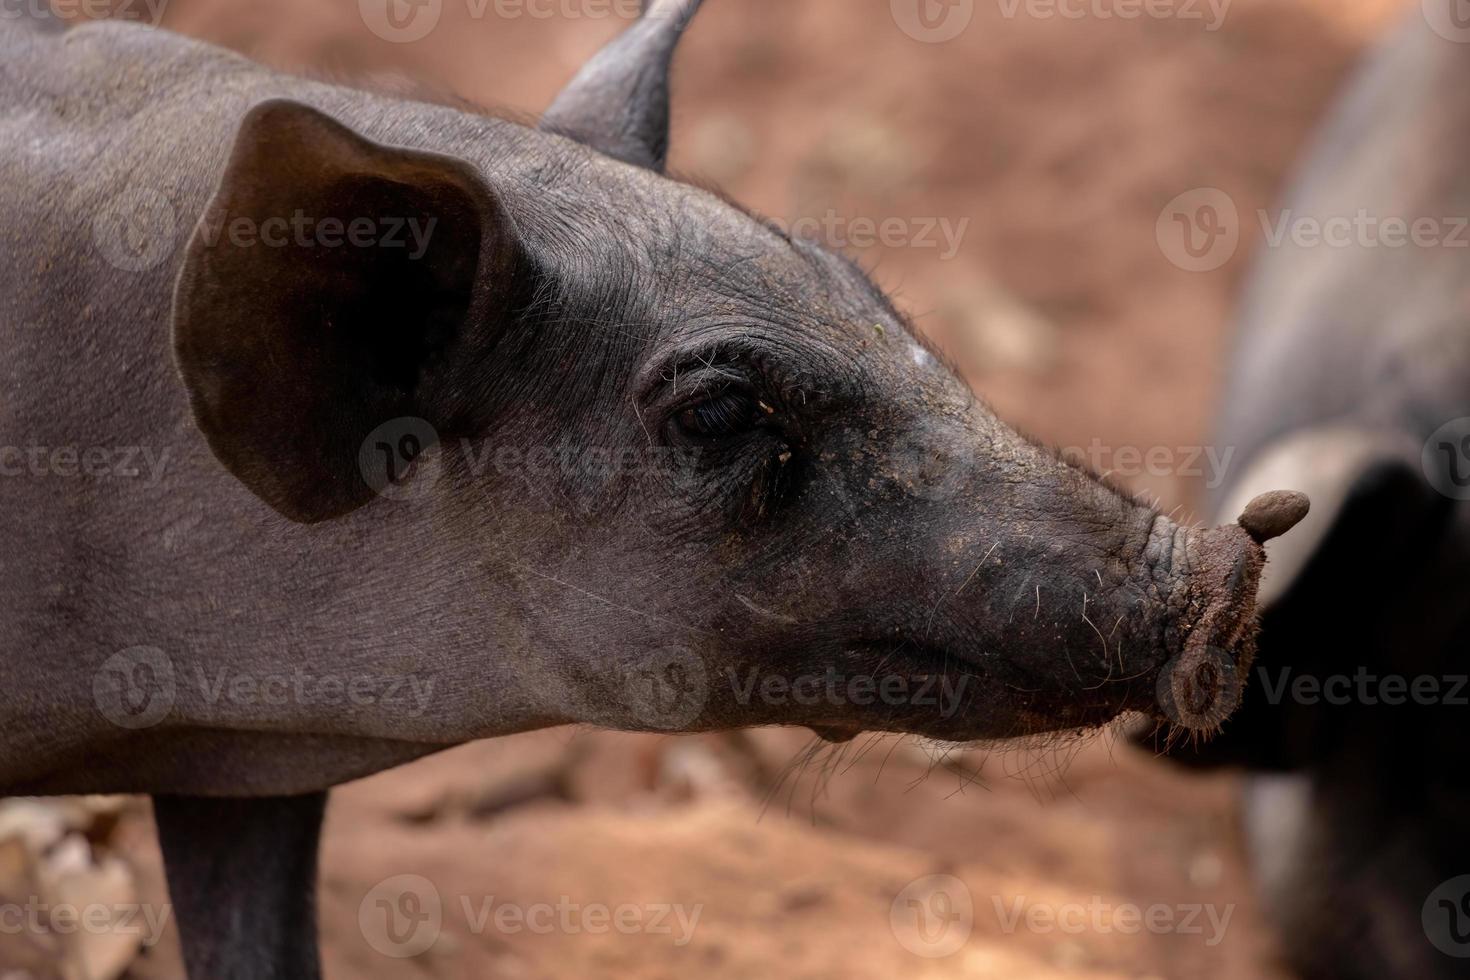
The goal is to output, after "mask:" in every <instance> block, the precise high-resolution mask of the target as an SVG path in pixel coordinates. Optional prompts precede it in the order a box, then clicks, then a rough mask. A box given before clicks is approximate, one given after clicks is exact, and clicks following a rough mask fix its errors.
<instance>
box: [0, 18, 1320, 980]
mask: <svg viewBox="0 0 1470 980" xmlns="http://www.w3.org/2000/svg"><path fill="white" fill-rule="evenodd" d="M696 6H697V4H695V3H693V2H690V0H656V2H654V3H653V4H651V9H650V10H648V11H647V12H646V14H645V18H644V19H643V20H642V21H640V22H638V23H637V24H635V25H634V26H633V27H631V28H630V29H629V30H628V31H627V32H626V33H625V34H624V35H623V36H622V37H620V38H619V39H618V40H616V41H615V42H613V44H612V45H611V46H610V47H609V48H607V49H606V50H604V51H603V52H602V53H601V54H599V55H598V56H597V57H596V58H594V60H593V61H592V62H591V63H590V64H589V65H588V67H587V68H585V69H584V70H583V71H582V72H581V74H579V75H578V77H577V78H576V79H575V80H574V81H573V82H572V84H571V85H570V86H569V87H568V88H567V90H566V91H565V92H563V93H562V95H561V96H559V97H558V99H557V100H556V102H555V103H554V105H553V106H552V108H551V110H550V111H549V112H548V113H547V115H546V117H545V118H544V119H543V120H542V124H541V126H540V127H539V128H535V129H533V128H528V127H526V126H523V125H520V124H518V123H514V122H510V121H506V120H502V119H498V118H493V117H490V116H487V115H484V114H480V113H475V112H468V111H465V110H464V109H463V108H462V107H452V106H445V105H437V104H431V103H427V102H419V101H414V100H411V99H404V98H396V97H388V96H384V95H378V94H371V93H367V92H363V91H358V90H355V89H349V88H344V87H340V86H333V85H326V84H320V83H316V82H312V81H307V80H303V79H300V78H295V77H291V76H287V75H282V74H278V73H276V72H273V71H270V70H267V69H265V68H263V67H260V66H258V65H256V64H253V63H251V62H249V61H247V60H245V59H243V58H240V57H237V56H235V55H232V54H230V53H227V52H225V51H221V50H219V49H216V48H213V47H210V46H207V45H203V44H199V43H195V42H192V41H188V40H185V39H183V38H179V37H176V36H172V35H170V34H167V33H163V32H158V31H152V30H148V29H144V28H140V27H135V26H130V25H119V24H107V23H99V24H89V25H86V26H83V27H79V28H75V29H72V30H69V31H64V32H63V31H58V30H55V29H54V25H45V24H38V23H28V22H15V21H0V92H3V93H4V95H3V96H0V213H3V214H4V215H5V216H6V217H5V222H4V227H3V230H0V236H3V240H4V242H5V243H6V248H7V253H8V254H9V255H10V256H12V260H11V261H10V262H9V263H7V264H6V267H5V269H4V271H0V277H3V282H0V348H3V351H4V353H3V356H0V377H3V388H0V392H3V394H0V397H3V399H4V407H5V411H4V412H3V413H0V445H6V446H18V447H80V448H81V449H82V451H83V455H85V450H86V449H88V448H91V447H121V446H136V447H148V448H150V449H152V450H153V452H154V454H155V458H162V459H164V460H165V461H166V465H164V466H163V467H162V468H161V472H160V473H159V475H158V478H157V479H155V480H148V481H145V480H129V479H124V478H103V477H102V476H100V475H97V474H95V473H94V474H92V475H88V474H87V473H85V472H83V473H79V474H78V473H72V474H71V475H69V476H68V475H65V474H64V473H63V472H62V471H63V470H65V471H67V472H68V473H70V472H71V470H72V469H73V468H72V467H70V466H63V465H58V464H57V457H55V456H54V455H46V456H43V457H41V458H42V459H43V462H44V464H45V465H43V466H41V467H40V472H35V471H32V470H31V469H29V468H28V469H27V470H26V471H25V472H24V473H23V474H22V475H20V476H14V477H7V478H4V479H3V481H0V487H3V489H0V492H3V493H4V500H5V506H4V507H0V554H3V555H4V558H3V559H0V560H3V561H4V563H5V566H4V575H3V576H0V609H3V610H4V612H5V615H6V618H7V629H6V630H5V631H4V633H3V636H0V661H3V663H4V664H5V669H6V677H7V681H8V683H7V684H6V685H4V687H3V689H0V731H3V732H4V733H5V734H4V735H3V736H0V791H5V792H10V793H73V792H142V793H151V794H154V796H155V800H156V806H157V809H158V813H159V823H160V828H161V833H162V838H163V847H164V852H165V856H166V859H167V863H168V868H169V874H170V885H171V888H172V889H173V891H174V893H175V896H176V900H177V903H178V904H179V913H180V924H181V929H182V934H183V940H184V948H185V957H186V960H187V961H188V964H189V969H190V971H191V975H193V976H194V977H195V980H199V978H206V977H207V978H213V980H218V978H222V977H229V978H234V977H240V978H246V977H248V978H251V980H259V978H262V977H291V978H293V980H295V978H302V977H310V976H314V975H316V973H317V971H318V967H317V958H316V951H315V937H314V934H313V933H314V929H313V926H312V918H311V915H310V910H309V906H308V905H307V904H306V903H307V902H308V899H309V895H310V888H311V882H312V880H313V874H314V862H315V848H316V838H317V825H318V823H319V821H320V815H321V801H322V794H324V793H325V791H326V790H327V789H328V788H330V787H331V786H333V785H336V784H338V783H341V782H343V781H345V780H349V779H353V778H356V777H358V776H362V775H365V774H368V773H371V772H375V771H378V770H381V769H384V768H387V767H390V766H394V765H397V764H400V763H403V762H406V761H409V760H411V759H414V758H416V757H419V756H422V755H425V754H427V753H430V752H434V751H436V750H439V749H441V748H444V747H446V746H451V745H455V744H458V743H462V742H465V741H468V740H472V739H479V738H486V737H491V736H496V735H502V734H508V733H512V732H518V731H524V730H528V729H534V728H539V727H543V726H549V725H557V724H567V723H591V724H598V725H604V726H611V727H616V728H623V729H630V730H661V731H676V730H677V731H704V730H716V729H727V728H732V727H736V726H745V725H761V724H784V725H806V726H809V727H811V728H813V729H815V730H817V731H819V732H821V733H822V734H823V735H825V736H826V737H828V738H832V739H843V738H848V737H851V736H853V735H855V734H857V733H859V732H863V731H886V732H904V733H918V734H922V735H926V736H931V737H936V738H943V739H976V738H1005V737H1010V736H1018V735H1026V734H1033V733H1038V732H1048V731H1056V730H1064V729H1075V728H1084V727H1089V726H1096V725H1101V724H1104V723H1106V722H1108V721H1109V720H1110V719H1112V718H1114V717H1116V716H1117V715H1119V714H1120V713H1121V712H1124V711H1130V710H1131V711H1140V712H1144V713H1148V714H1152V715H1154V716H1156V717H1158V718H1160V719H1161V720H1164V721H1166V722H1168V723H1170V724H1172V725H1174V726H1177V727H1180V728H1183V729H1186V730H1191V731H1197V732H1202V733H1208V732H1210V731H1213V730H1214V729H1215V728H1216V727H1217V726H1218V725H1219V723H1220V722H1221V721H1222V720H1223V718H1224V717H1225V715H1226V714H1228V712H1229V710H1230V709H1231V708H1233V706H1234V703H1235V700H1236V699H1235V696H1234V694H1235V691H1236V690H1238V687H1239V680H1240V678H1241V677H1242V676H1243V672H1244V671H1245V670H1246V669H1247V667H1248V665H1249V663H1250V660H1251V654H1252V650H1253V642H1254V630H1255V626H1254V596H1255V589H1256V582H1257V578H1258V576H1259V573H1260V570H1261V565H1262V561H1263V551H1262V548H1261V542H1262V541H1263V540H1265V539H1267V538H1269V537H1271V536H1273V535H1276V534H1280V533H1281V532H1283V531H1285V530H1286V529H1287V528H1288V527H1289V526H1290V525H1291V523H1293V521H1294V520H1296V519H1299V517H1300V516H1301V512H1302V510H1303V509H1304V501H1303V500H1301V499H1299V498H1296V497H1276V498H1270V499H1268V500H1266V501H1264V502H1262V503H1259V504H1257V505H1253V506H1252V507H1251V508H1249V509H1248V510H1247V511H1246V515H1245V523H1244V526H1240V525H1230V526H1227V527H1223V528H1217V529H1214V530H1203V529H1199V528H1193V527H1184V526H1180V525H1178V524H1176V523H1174V522H1173V521H1171V520H1170V519H1169V518H1167V517H1165V516H1163V515H1161V514H1159V513H1158V512H1157V511H1155V510H1154V509H1153V508H1151V507H1149V506H1146V505H1144V504H1142V503H1141V502H1139V501H1137V500H1135V499H1133V498H1132V497H1130V496H1128V495H1126V494H1123V493H1120V492H1119V491H1118V490H1116V489H1114V488H1113V487H1111V486H1109V485H1108V484H1106V483H1105V482H1104V481H1102V480H1101V479H1099V478H1098V477H1097V476H1095V475H1094V474H1092V473H1089V472H1086V471H1084V470H1082V469H1079V468H1077V467H1074V466H1072V465H1069V464H1067V463H1065V462H1062V461H1061V460H1059V459H1058V458H1057V457H1056V456H1055V455H1054V454H1053V453H1051V452H1048V451H1046V450H1044V449H1042V448H1040V447H1038V446H1037V445H1035V444H1033V443H1032V442H1030V441H1029V440H1027V439H1025V438H1023V437H1021V436H1020V435H1018V434H1017V433H1015V432H1014V431H1012V430H1011V429H1009V428H1007V427H1006V426H1005V425H1004V424H1002V423H1001V422H1000V421H999V420H998V419H997V418H996V417H995V416H994V415H993V414H991V413H990V412H989V411H988V410H987V409H986V408H985V407H984V406H983V405H982V404H980V403H979V402H977V401H976V399H975V398H974V397H973V396H972V395H971V393H970V391H969V390H968V388H967V387H966V386H965V385H964V384H963V383H962V382H961V381H959V380H958V379H957V378H956V377H955V375H954V374H953V373H952V372H951V371H950V370H948V369H947V368H946V366H945V365H944V364H943V362H942V361H941V360H940V359H939V358H937V357H936V356H934V355H933V354H932V353H931V352H930V351H929V350H928V348H926V347H925V345H924V343H923V342H922V340H921V339H919V338H918V337H917V336H916V335H915V334H914V333H913V332H912V330H911V329H910V327H909V325H908V323H907V322H906V321H905V319H904V318H903V316H902V315H901V314H900V313H899V312H898V311H897V310H896V309H895V308H894V307H893V305H892V304H891V303H890V302H889V301H888V300H887V299H886V298H885V297H884V296H883V294H882V293H881V292H880V291H879V290H877V289H876V288H875V287H874V286H873V285H872V284H871V283H870V282H869V281H868V279H867V278H866V277H865V276H864V275H863V274H862V272H861V271H860V270H859V269H857V268H856V267H855V266H854V265H852V264H851V263H850V262H848V261H846V260H845V259H843V258H841V257H840V256H837V255H835V254H833V253H831V252H829V251H827V250H825V249H823V248H821V247H819V246H817V245H814V244H812V243H809V242H806V241H803V240H801V239H793V238H789V237H787V236H786V235H784V234H782V233H781V232H779V231H777V230H775V229H774V228H773V227H772V226H771V225H770V224H768V223H767V222H764V221H762V220H760V219H758V218H756V217H753V216H752V215H751V214H749V213H747V212H746V211H744V210H742V209H740V208H739V207H737V206H735V205H733V204H731V203H729V202H727V201H725V200H723V199H721V198H720V197H718V196H716V195H714V194H711V193H709V192H708V191H705V190H702V189H700V188H697V187H694V186H691V185H689V184H686V183H682V182H680V181H678V180H675V179H672V178H670V177H669V176H667V175H666V174H665V173H664V172H663V166H664V160H665V157H666V154H667V142H668V67H669V62H670V59H671V57H672V54H673V50H674V45H675V42H676V41H677V39H678V36H679V35H680V33H681V32H682V31H683V29H684V28H685V26H686V25H687V23H688V21H689V18H690V17H691V16H692V15H693V12H694V8H695V7H696ZM123 219H130V220H123ZM364 222H365V223H364ZM119 225H121V226H122V234H121V236H119V235H118V234H114V233H115V232H116V231H117V229H118V226H119ZM354 228H356V230H357V232H359V233H360V234H358V235H357V237H356V238H354V237H353V229H354ZM390 228H397V229H399V230H404V229H408V230H414V229H416V230H417V234H416V235H408V234H400V235H399V236H397V237H398V240H399V241H400V242H402V243H404V246H403V247H398V246H395V245H393V244H392V243H390V242H389V241H388V236H387V235H385V234H384V231H385V230H386V229H390ZM120 240H121V241H122V242H124V243H127V244H128V246H129V247H127V248H123V247H121V246H120V245H119V241H120ZM69 458H70V457H68V456H62V457H60V460H61V462H62V463H66V462H67V461H68V460H69ZM813 678H815V679H816V680H815V682H814V683H815V684H816V690H817V693H818V694H819V695H820V696H816V697H807V696H802V697H796V696H794V694H792V695H791V696H786V695H783V694H780V693H779V692H783V691H795V690H796V685H797V682H798V681H802V680H804V679H806V680H809V679H813ZM773 679H774V680H776V681H778V682H780V684H779V685H777V686H774V687H773V686H772V684H771V683H770V682H771V681H772V680H773ZM329 682H330V684H329ZM858 682H861V683H858ZM936 683H941V685H942V689H943V690H946V691H948V692H949V693H950V695H951V697H949V698H948V699H945V698H938V699H935V698H926V697H921V696H919V694H920V692H923V691H925V690H932V689H933V685H934V684H936ZM344 690H345V692H347V693H345V694H344V693H343V692H344ZM854 692H867V693H865V694H864V696H861V697H859V696H855V695H854ZM165 695H166V697H165ZM252 896H253V897H252Z"/></svg>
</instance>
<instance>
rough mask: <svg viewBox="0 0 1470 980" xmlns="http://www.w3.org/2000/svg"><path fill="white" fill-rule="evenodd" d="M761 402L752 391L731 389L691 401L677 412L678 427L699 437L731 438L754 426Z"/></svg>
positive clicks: (757, 422)
mask: <svg viewBox="0 0 1470 980" xmlns="http://www.w3.org/2000/svg"><path fill="white" fill-rule="evenodd" d="M760 420H761V409H760V405H759V403H757V402H756V400H755V399H754V398H752V397H751V396H750V395H747V394H744V393H735V392H730V393H726V394H723V395H719V396H716V397H714V398H709V399H706V400H705V401H702V402H699V403H698V404H695V405H691V406H689V407H688V408H686V409H684V410H683V411H682V412H680V413H679V415H678V421H679V428H680V429H682V430H683V431H684V433H685V434H686V435H690V436H694V437H695V438H699V439H728V438H730V437H731V436H737V435H740V434H741V433H743V432H748V431H750V430H751V429H753V428H755V427H756V426H757V425H758V424H759V423H760Z"/></svg>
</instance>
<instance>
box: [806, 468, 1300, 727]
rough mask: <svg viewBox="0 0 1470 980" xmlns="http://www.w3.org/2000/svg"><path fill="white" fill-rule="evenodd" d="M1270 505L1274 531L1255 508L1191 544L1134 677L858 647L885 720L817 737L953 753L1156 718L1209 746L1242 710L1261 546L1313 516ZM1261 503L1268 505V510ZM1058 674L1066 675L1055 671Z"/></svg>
mask: <svg viewBox="0 0 1470 980" xmlns="http://www.w3.org/2000/svg"><path fill="white" fill-rule="evenodd" d="M1267 496H1268V498H1271V499H1270V500H1269V501H1267V503H1268V504H1269V505H1270V506H1271V507H1273V508H1275V509H1276V510H1281V509H1283V507H1284V509H1285V510H1287V511H1288V514H1287V516H1286V517H1282V516H1281V515H1280V514H1274V515H1273V516H1274V520H1268V519H1266V518H1263V517H1261V515H1260V513H1259V510H1260V508H1257V507H1256V505H1253V507H1252V508H1251V509H1248V510H1247V513H1246V515H1244V516H1243V517H1242V519H1241V523H1240V524H1239V525H1232V526H1227V527H1221V528H1216V529H1214V530H1211V531H1205V532H1191V534H1192V538H1191V540H1190V546H1189V548H1188V553H1189V562H1188V564H1189V567H1188V569H1187V571H1186V570H1180V571H1181V574H1184V575H1185V581H1184V583H1183V585H1182V586H1181V587H1180V589H1179V592H1178V593H1177V602H1178V608H1177V609H1175V610H1174V611H1173V612H1172V614H1171V615H1170V616H1169V617H1168V623H1167V625H1166V627H1165V628H1164V629H1163V630H1162V633H1161V638H1160V641H1159V644H1158V647H1157V649H1154V650H1151V651H1148V652H1147V653H1146V654H1145V655H1143V656H1142V657H1141V659H1140V660H1135V661H1134V663H1133V665H1132V667H1131V672H1129V673H1124V672H1119V673H1117V674H1114V673H1113V672H1112V671H1111V669H1109V672H1108V674H1107V676H1106V677H1099V678H1097V679H1096V680H1095V681H1092V682H1088V681H1087V680H1085V679H1084V676H1083V675H1080V674H1078V673H1077V665H1076V664H1075V663H1072V662H1071V659H1070V657H1066V658H1063V659H1067V661H1068V666H1069V667H1070V668H1071V670H1070V671H1068V673H1066V674H1062V673H1060V672H1059V673H1058V674H1057V676H1055V677H1051V678H1047V677H1042V676H1038V675H1037V673H1036V672H1035V669H1034V668H1032V669H1031V670H1029V671H1027V670H1023V669H1022V668H1021V667H1019V666H1017V665H1016V664H1015V663H1014V662H1012V661H1011V660H1009V659H1007V658H1005V657H1003V656H995V657H983V658H977V657H974V656H966V655H961V654H957V653H956V652H954V651H950V650H945V649H940V648H936V647H932V646H927V645H924V644H899V645H897V646H895V645H894V644H892V643H888V644H882V645H879V644H859V645H855V646H852V647H849V648H848V651H847V657H846V658H845V659H846V661H847V662H848V663H849V664H851V663H858V664H862V665H863V666H864V667H865V668H866V669H867V670H868V671H869V672H870V673H871V674H872V676H873V677H874V678H875V679H876V681H877V682H878V683H879V684H880V685H882V684H885V683H886V684H887V685H888V688H887V691H888V694H889V695H890V696H888V697H886V698H880V699H879V701H878V702H877V703H876V705H875V707H877V708H879V709H880V710H878V711H864V712H860V713H859V714H861V715H866V716H867V717H863V718H861V720H859V719H857V718H855V717H853V716H852V715H848V716H847V717H835V716H834V717H832V718H830V719H824V720H823V721H822V722H821V723H819V724H812V725H811V726H810V727H812V728H813V729H814V730H815V731H816V732H817V733H818V734H819V735H821V736H823V737H824V738H827V739H829V740H833V741H843V740H846V739H848V738H851V737H853V736H855V735H858V734H860V733H862V732H863V731H888V732H898V733H906V734H917V735H922V736H926V737H931V738H937V739H944V740H950V741H971V740H980V739H1006V738H1015V737H1022V736H1031V735H1040V734H1045V733H1050V732H1064V731H1072V730H1079V729H1089V728H1097V727H1101V726H1103V725H1106V724H1108V723H1110V722H1112V721H1114V720H1115V719H1117V718H1118V717H1119V716H1120V715H1123V714H1124V713H1127V712H1141V713H1144V714H1146V715H1150V716H1152V717H1153V718H1155V719H1156V720H1157V721H1158V722H1160V723H1161V724H1162V725H1164V726H1167V727H1169V728H1170V729H1172V730H1173V731H1174V732H1176V733H1180V734H1183V735H1186V736H1189V737H1195V738H1207V737H1209V736H1210V735H1213V734H1214V733H1216V732H1217V731H1218V730H1219V729H1220V726H1221V725H1222V724H1223V723H1224V722H1225V721H1226V719H1228V718H1229V717H1230V716H1231V714H1233V713H1234V711H1235V709H1236V708H1237V707H1239V705H1240V702H1241V695H1242V692H1243V690H1244V687H1245V680H1246V676H1247V673H1248V671H1249V670H1250V667H1251V664H1252V661H1253V659H1254V656H1255V634H1256V628H1257V625H1256V588H1257V584H1258V582H1259V580H1260V573H1261V570H1262V568H1263V566H1264V563H1265V552H1264V550H1263V548H1262V544H1263V543H1264V541H1265V540H1266V539H1267V538H1269V537H1273V536H1275V534H1277V533H1281V532H1282V531H1283V530H1284V529H1286V528H1289V527H1290V526H1291V524H1294V523H1295V522H1296V521H1297V520H1300V518H1301V516H1302V515H1304V514H1305V509H1306V501H1305V498H1303V497H1301V495H1299V494H1295V495H1285V496H1286V497H1287V498H1288V499H1287V501H1286V504H1285V505H1284V504H1283V502H1282V499H1280V498H1279V497H1278V496H1277V495H1267ZM1262 499H1263V500H1265V499H1266V498H1262ZM1288 505H1289V506H1288ZM1059 670H1060V668H1059Z"/></svg>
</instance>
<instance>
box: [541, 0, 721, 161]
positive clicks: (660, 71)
mask: <svg viewBox="0 0 1470 980" xmlns="http://www.w3.org/2000/svg"><path fill="white" fill-rule="evenodd" d="M699 4H700V0H643V16H642V17H640V18H639V19H638V21H637V22H636V23H635V24H634V25H633V26H632V27H630V28H628V29H627V30H626V31H624V32H623V33H622V34H620V35H619V36H618V37H617V38H615V39H614V40H613V41H612V43H611V44H609V45H608V46H607V47H605V48H603V49H602V50H601V51H599V52H597V54H595V55H594V56H593V57H592V60H591V61H588V62H587V64H585V65H583V66H582V70H581V71H579V72H578V73H577V75H576V77H575V78H573V79H572V80H571V82H570V83H568V85H567V87H566V88H565V89H564V90H562V93H561V94H560V95H558V96H557V97H556V101H555V102H553V103H552V104H551V107H550V108H549V109H547V110H546V113H545V115H543V116H542V117H541V128H542V129H544V130H546V131H547V132H551V133H557V134H559V135H562V136H568V137H570V138H572V139H574V140H576V141H577V142H579V143H585V144H586V145H588V146H590V147H592V148H593V149H594V150H598V151H600V152H602V153H605V154H607V155H608V156H610V157H616V158H617V159H619V160H622V161H624V162H626V163H631V164H633V165H635V166H639V167H647V168H648V169H650V170H656V171H660V172H662V171H663V169H664V163H665V162H666V160H667V157H668V153H669V67H670V65H671V63H672V61H673V58H674V48H675V47H676V46H677V45H678V43H679V38H680V37H681V36H683V34H684V28H685V27H687V26H688V24H689V20H690V18H692V17H693V16H694V13H695V11H697V10H698V9H699Z"/></svg>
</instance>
